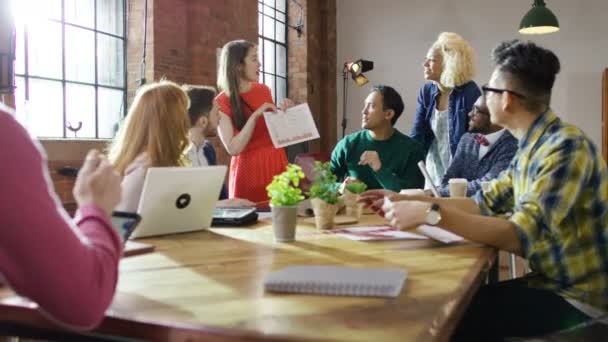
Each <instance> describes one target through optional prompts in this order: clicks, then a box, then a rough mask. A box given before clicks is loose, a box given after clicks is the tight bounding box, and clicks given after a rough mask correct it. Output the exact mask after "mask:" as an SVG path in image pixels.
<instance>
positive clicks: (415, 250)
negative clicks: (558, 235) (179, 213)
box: [0, 215, 496, 341]
mask: <svg viewBox="0 0 608 342" xmlns="http://www.w3.org/2000/svg"><path fill="white" fill-rule="evenodd" d="M382 222H383V221H382V219H381V218H379V217H376V216H374V215H364V216H363V218H362V220H361V221H360V222H359V224H358V225H366V224H368V225H369V224H380V223H382ZM141 241H142V242H145V243H149V244H152V245H154V246H156V250H155V252H154V253H150V254H145V255H140V256H135V257H130V258H126V259H124V260H123V261H122V262H121V265H120V280H119V284H118V291H117V294H116V297H115V300H114V303H113V304H112V307H111V309H110V310H109V311H108V314H107V316H108V318H107V319H106V320H105V321H104V324H103V325H102V326H101V327H100V331H102V332H109V333H115V334H120V335H126V336H131V337H140V338H147V339H158V340H166V339H172V340H182V339H185V338H186V337H187V338H190V339H192V340H196V339H197V338H203V337H205V336H207V337H209V336H214V337H215V338H220V337H226V338H228V339H235V338H236V339H240V338H247V337H249V338H277V339H286V340H350V341H353V340H359V341H374V340H377V341H391V340H399V341H433V340H437V341H444V340H448V339H449V337H450V335H451V333H452V332H453V329H454V328H455V326H456V324H457V323H458V321H459V319H460V318H461V316H462V314H463V312H464V310H465V308H466V305H468V303H469V301H470V299H471V297H472V295H473V294H474V293H475V291H476V290H477V288H478V287H479V286H480V285H481V283H482V282H483V280H484V279H485V275H486V271H487V270H488V269H489V267H490V266H491V263H492V262H493V260H494V258H495V256H496V252H495V250H494V249H491V248H488V247H482V246H479V245H475V244H470V243H462V244H457V245H448V246H446V245H441V244H439V243H436V242H433V241H430V240H421V241H413V240H401V241H370V242H361V241H352V240H348V239H345V238H342V237H339V236H336V235H333V234H325V233H323V232H321V231H318V230H316V229H315V228H314V226H312V225H310V224H304V223H300V224H299V225H298V228H297V237H296V241H295V242H293V243H275V242H273V235H272V227H271V225H270V223H269V222H265V221H260V222H259V223H258V224H256V225H255V226H252V227H245V228H212V229H210V230H208V231H203V232H195V233H186V234H179V235H172V236H166V237H159V238H151V239H143V240H141ZM293 264H298V265H346V266H361V267H363V266H365V267H395V268H401V269H404V270H406V271H407V272H408V278H407V280H406V283H405V286H404V289H403V290H402V292H401V294H400V296H399V297H398V298H395V299H386V298H364V297H329V296H316V295H300V294H276V293H265V292H264V289H263V279H264V276H265V275H266V274H268V273H269V272H271V271H273V270H276V269H279V268H283V267H285V266H288V265H293ZM0 298H2V300H1V302H2V303H3V304H2V305H1V306H0V311H1V310H3V309H5V308H2V306H6V305H8V304H7V303H13V305H14V303H15V300H14V298H10V296H9V295H8V294H6V293H4V294H3V292H0ZM38 322H39V320H38ZM138 324H139V325H150V326H152V327H153V328H150V329H148V330H147V332H141V331H139V330H141V329H139V330H138V329H133V327H134V326H135V325H138Z"/></svg>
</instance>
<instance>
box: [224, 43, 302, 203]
mask: <svg viewBox="0 0 608 342" xmlns="http://www.w3.org/2000/svg"><path fill="white" fill-rule="evenodd" d="M259 74H260V62H259V61H258V52H257V48H256V46H255V45H254V44H253V43H251V42H248V41H245V40H235V41H231V42H229V43H227V44H226V45H224V47H223V48H222V53H221V56H220V68H219V72H218V87H219V88H220V90H221V93H220V94H219V95H218V96H217V97H216V100H217V103H218V105H219V107H220V124H219V126H218V132H219V136H220V139H221V140H222V143H223V144H224V146H225V147H226V151H228V153H229V154H230V155H231V156H232V160H231V163H230V176H229V181H228V193H229V197H230V198H233V197H238V198H246V199H248V200H250V201H254V202H256V203H257V204H258V206H266V205H267V204H268V195H267V194H266V186H267V185H268V184H269V183H270V182H271V181H272V177H273V176H275V175H277V174H279V173H281V172H283V171H284V170H285V166H286V165H287V156H286V154H285V151H284V150H283V149H282V148H280V149H277V148H274V146H273V145H272V140H271V139H270V135H269V133H268V128H267V127H266V122H265V120H264V118H263V115H262V114H263V113H264V112H268V111H273V112H274V111H276V110H277V108H276V106H275V104H274V103H273V100H272V94H271V92H270V89H269V88H268V87H267V86H266V85H264V84H260V83H258V82H257V80H258V77H259ZM290 105H293V102H291V101H290V100H288V99H285V100H283V101H281V109H283V110H285V109H286V108H287V107H288V106H290Z"/></svg>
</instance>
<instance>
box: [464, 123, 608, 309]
mask: <svg viewBox="0 0 608 342" xmlns="http://www.w3.org/2000/svg"><path fill="white" fill-rule="evenodd" d="M475 200H476V202H477V203H478V204H479V207H480V208H481V211H482V213H483V214H484V215H493V216H501V215H505V214H507V213H512V215H511V216H510V218H509V220H510V221H511V222H513V224H514V225H515V227H516V230H517V235H518V237H519V240H520V242H521V245H522V248H523V252H524V255H525V257H526V258H527V259H528V261H529V263H530V268H531V269H532V270H533V271H534V273H532V274H531V275H530V276H529V280H530V282H529V284H530V286H533V287H540V288H545V289H550V290H554V291H557V292H558V293H559V294H560V295H562V296H565V297H568V298H573V299H577V300H579V301H582V302H585V303H587V304H590V305H592V306H594V307H597V308H599V309H603V310H606V309H608V243H607V241H608V171H607V169H606V162H605V161H604V160H603V158H602V157H601V156H600V155H599V153H598V151H597V148H596V147H595V145H594V144H593V143H592V142H591V141H590V140H589V138H587V137H586V136H585V135H584V133H583V132H582V131H581V130H579V129H578V128H576V127H574V126H572V125H569V124H566V123H564V122H562V121H561V120H560V119H559V118H558V117H557V116H555V115H554V114H553V113H551V112H547V113H545V114H543V115H541V116H540V117H539V118H538V119H537V120H536V121H535V122H534V123H533V125H532V127H530V129H529V130H528V133H527V135H526V136H525V137H524V138H523V139H522V140H520V142H519V150H518V151H517V154H516V155H515V157H514V158H513V161H512V162H511V165H510V166H509V168H508V169H507V170H505V171H503V172H502V173H501V174H500V175H499V176H498V177H497V178H496V179H495V180H494V181H492V182H491V187H490V190H489V191H487V192H486V193H482V192H478V193H477V194H476V196H475Z"/></svg>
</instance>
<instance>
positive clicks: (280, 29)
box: [276, 21, 285, 43]
mask: <svg viewBox="0 0 608 342" xmlns="http://www.w3.org/2000/svg"><path fill="white" fill-rule="evenodd" d="M276 23H277V41H278V42H281V43H285V24H281V23H280V22H278V21H277V22H276Z"/></svg>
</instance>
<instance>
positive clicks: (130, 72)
mask: <svg viewBox="0 0 608 342" xmlns="http://www.w3.org/2000/svg"><path fill="white" fill-rule="evenodd" d="M127 3H128V9H127V10H128V22H127V91H128V94H127V99H128V103H129V104H130V103H131V102H132V101H133V97H135V91H136V90H137V88H138V87H139V80H140V78H141V67H140V65H141V59H142V53H143V51H142V50H143V46H144V4H145V1H144V0H129V1H128V2H127ZM153 18H154V0H148V30H147V31H148V36H147V42H146V70H145V78H146V80H147V81H152V80H154V53H153V48H154V25H153Z"/></svg>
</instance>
